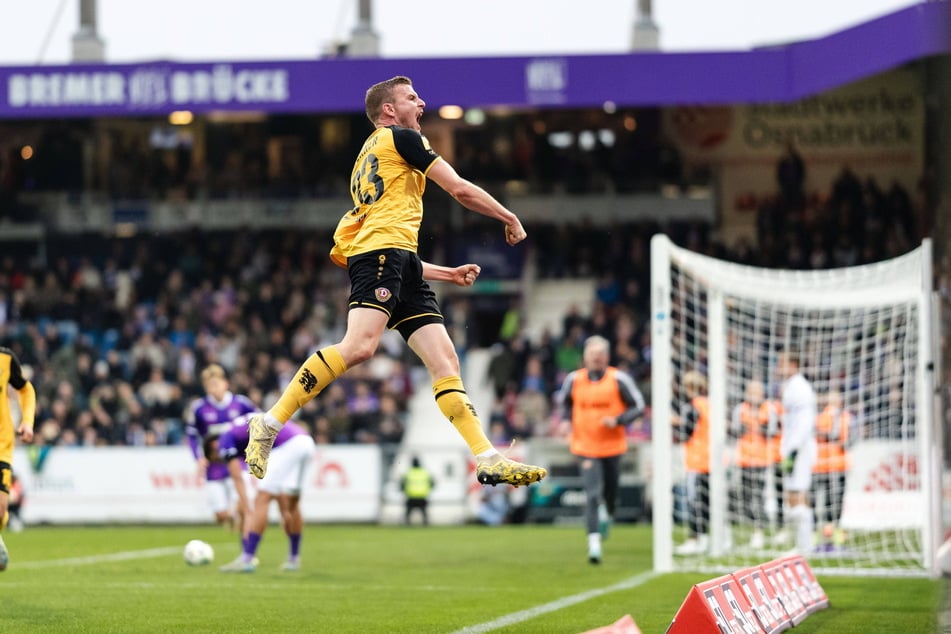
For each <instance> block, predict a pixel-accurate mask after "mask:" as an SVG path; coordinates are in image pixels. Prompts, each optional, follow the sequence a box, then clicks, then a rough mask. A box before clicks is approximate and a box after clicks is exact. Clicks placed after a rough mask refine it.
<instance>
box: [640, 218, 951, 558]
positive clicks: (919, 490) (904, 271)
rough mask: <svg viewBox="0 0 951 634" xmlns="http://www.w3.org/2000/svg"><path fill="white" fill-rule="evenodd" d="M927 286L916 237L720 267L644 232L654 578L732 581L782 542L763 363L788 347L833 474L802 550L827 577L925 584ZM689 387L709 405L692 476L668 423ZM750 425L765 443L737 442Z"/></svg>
mask: <svg viewBox="0 0 951 634" xmlns="http://www.w3.org/2000/svg"><path fill="white" fill-rule="evenodd" d="M931 285H932V281H931V243H930V241H929V240H925V241H923V243H922V244H921V246H919V247H918V248H916V249H914V250H913V251H911V252H909V253H907V254H905V255H902V256H899V257H896V258H893V259H890V260H886V261H883V262H878V263H874V264H868V265H862V266H855V267H847V268H839V269H828V270H815V271H791V270H778V269H765V268H757V267H752V266H745V265H739V264H735V263H731V262H726V261H723V260H718V259H715V258H712V257H708V256H704V255H701V254H698V253H695V252H691V251H689V250H687V249H684V248H681V247H678V246H676V245H674V244H673V243H672V242H671V241H670V240H669V239H668V238H667V237H666V236H664V235H656V236H654V237H653V239H652V240H651V365H652V374H651V396H652V398H651V401H652V402H651V426H652V435H653V441H652V442H653V449H652V462H653V468H652V476H653V483H652V489H651V497H652V516H653V528H654V537H653V540H654V569H655V570H656V571H658V572H668V571H688V570H689V571H697V572H722V571H726V572H729V571H732V570H736V569H738V568H741V567H745V566H750V565H756V564H758V563H761V562H763V561H768V560H769V559H771V558H772V557H774V556H777V555H779V554H783V553H785V552H788V551H789V549H790V548H792V547H793V546H795V542H794V541H788V533H789V531H787V530H785V524H786V523H788V522H789V516H790V513H789V509H784V507H783V503H782V500H783V492H782V491H781V490H780V488H781V483H782V481H783V480H782V477H781V472H780V470H779V466H778V464H777V463H778V459H777V457H776V456H777V455H778V435H779V434H781V433H782V416H781V406H778V405H777V404H778V403H779V395H780V390H781V385H782V379H781V378H780V377H779V376H778V374H777V371H776V367H775V366H776V358H777V355H778V353H779V352H780V351H782V350H787V351H792V352H794V353H795V354H796V355H797V356H798V357H799V359H800V364H801V368H802V372H803V374H804V375H805V377H806V378H807V379H808V380H809V382H810V383H811V385H812V387H813V389H814V390H815V392H816V395H817V400H818V411H819V412H821V415H820V416H819V417H817V429H819V430H820V432H822V434H825V435H820V436H819V438H821V440H822V443H825V444H824V445H822V444H821V445H820V446H822V447H823V449H821V450H820V451H824V452H826V453H824V454H822V455H824V456H827V458H826V459H824V461H823V465H833V466H828V467H827V466H823V467H822V468H821V470H822V471H823V473H818V471H819V468H818V467H817V470H816V471H815V472H814V474H813V490H812V491H811V494H810V505H812V507H813V512H814V513H813V514H814V520H815V527H816V532H815V546H814V547H811V548H810V552H805V553H802V554H803V555H805V556H806V557H807V558H808V559H809V561H810V565H811V566H812V567H813V568H814V569H815V570H816V571H817V572H820V573H824V574H856V575H912V576H933V575H935V574H937V564H936V561H935V552H936V550H937V547H938V544H939V543H940V541H941V538H942V534H941V509H940V482H941V477H940V476H941V467H942V456H941V446H942V443H941V428H940V426H939V424H938V422H937V420H936V418H935V415H934V411H935V407H934V394H935V389H936V385H935V374H934V359H935V356H936V353H935V342H936V341H937V335H936V333H935V332H934V331H933V323H934V322H936V321H937V320H935V319H934V315H933V311H932V306H933V303H932V302H933V299H932V290H931ZM685 377H690V378H688V379H687V381H684V379H685ZM697 377H702V382H701V383H697V380H698V379H697ZM685 383H690V385H689V386H685ZM753 384H755V385H753ZM698 385H702V387H700V388H698ZM688 388H689V389H688ZM698 389H702V391H703V392H704V394H703V395H705V396H706V403H707V406H708V417H707V420H708V421H709V424H708V427H707V429H708V432H709V435H708V437H707V438H706V446H707V447H708V448H709V451H708V455H709V463H708V464H706V465H705V467H704V468H702V469H700V468H697V461H696V459H694V460H693V462H692V463H691V469H690V470H689V471H688V469H687V468H686V466H685V449H684V444H685V443H684V441H685V440H686V439H687V436H686V435H685V433H684V432H683V431H682V428H681V427H678V426H676V425H675V424H674V423H675V422H676V421H680V420H686V418H685V417H687V416H689V414H684V415H681V414H682V413H683V412H688V410H689V408H687V409H685V407H687V406H688V405H689V403H691V402H692V399H694V397H695V396H697V394H698V392H697V390H698ZM756 394H759V395H760V397H761V398H758V397H757V396H755V395H756ZM744 403H749V404H747V405H744ZM774 410H775V415H774ZM751 412H753V413H752V414H751ZM824 416H825V417H826V418H825V419H824V420H825V421H826V424H825V426H823V422H822V421H823V417H824ZM750 420H755V421H758V422H756V423H749V422H745V421H750ZM754 427H755V433H756V434H760V436H757V437H756V438H761V439H762V445H755V443H754V444H753V445H751V444H750V443H751V442H752V441H751V440H749V439H750V438H753V436H751V435H750V434H752V433H753V432H752V430H753V429H754ZM695 428H696V429H700V428H701V427H700V426H696V427H695ZM687 429H688V430H690V429H693V427H691V426H688V427H687ZM830 430H833V431H830ZM840 430H841V433H840ZM774 442H775V443H776V444H775V446H774V445H773V443H774ZM744 443H745V444H744ZM751 446H754V450H751V449H750V447H751ZM760 448H762V449H761V451H762V455H761V456H760V455H759V454H756V451H760ZM691 452H693V453H694V455H703V452H701V453H700V454H696V450H695V449H691ZM751 454H756V456H754V457H755V459H750V455H751ZM774 454H776V455H774ZM828 456H831V457H828ZM759 457H762V458H764V459H765V460H764V461H763V462H760V461H759ZM698 474H700V475H701V476H702V479H700V478H698V477H697V475H698ZM701 482H702V483H703V484H702V485H700V486H699V487H698V483H701ZM698 491H699V492H702V493H698ZM794 515H796V516H797V517H798V516H799V515H800V514H799V512H798V511H796V512H794ZM792 532H793V533H795V531H792ZM806 534H809V533H808V531H806Z"/></svg>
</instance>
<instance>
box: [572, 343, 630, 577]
mask: <svg viewBox="0 0 951 634" xmlns="http://www.w3.org/2000/svg"><path fill="white" fill-rule="evenodd" d="M610 357H611V344H610V343H608V340H607V339H605V338H604V337H600V336H593V337H589V338H588V339H587V340H585V344H584V353H583V357H582V363H583V366H584V367H582V368H581V369H579V370H575V371H574V372H571V373H570V374H568V376H566V377H565V381H564V383H563V384H562V386H561V389H560V390H559V391H558V394H557V397H556V398H557V401H558V404H559V406H560V409H561V411H562V412H563V415H566V414H569V413H570V416H571V435H570V438H571V441H570V449H571V453H572V454H573V455H575V456H577V457H578V459H579V460H580V467H581V478H582V481H583V483H584V492H585V513H584V518H585V529H586V530H587V533H588V561H590V562H591V563H593V564H598V563H601V539H602V537H606V536H607V531H608V527H609V526H610V522H611V519H612V518H613V517H614V509H615V505H616V504H617V494H618V484H619V482H620V475H621V473H620V465H621V456H623V455H624V453H625V452H626V451H627V434H626V429H625V428H626V426H627V425H629V424H630V423H632V422H634V421H635V420H636V419H637V418H638V417H639V416H640V415H641V414H642V413H643V412H644V397H643V395H642V394H641V392H640V390H638V389H637V385H636V384H635V383H634V379H632V378H631V376H630V375H629V374H627V373H626V372H624V371H622V370H619V369H617V368H615V367H614V366H611V365H609V361H610Z"/></svg>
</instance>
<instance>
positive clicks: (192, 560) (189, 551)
mask: <svg viewBox="0 0 951 634" xmlns="http://www.w3.org/2000/svg"><path fill="white" fill-rule="evenodd" d="M184 556H185V563H187V564H188V565H189V566H204V565H205V564H210V563H211V561H212V560H213V559H214V558H215V549H214V548H212V547H211V544H209V543H208V542H203V541H201V540H200V539H193V540H191V541H190V542H188V543H187V544H185V553H184Z"/></svg>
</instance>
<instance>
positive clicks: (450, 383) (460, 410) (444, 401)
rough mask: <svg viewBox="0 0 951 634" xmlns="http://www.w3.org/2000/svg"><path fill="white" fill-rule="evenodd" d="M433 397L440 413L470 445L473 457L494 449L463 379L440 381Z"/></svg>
mask: <svg viewBox="0 0 951 634" xmlns="http://www.w3.org/2000/svg"><path fill="white" fill-rule="evenodd" d="M433 396H435V398H436V405H438V406H439V411H441V412H442V413H443V416H445V417H446V418H448V419H449V422H450V423H452V424H453V425H455V427H456V429H457V430H458V431H459V434H460V435H461V436H462V437H463V439H464V440H465V441H466V444H467V445H469V449H470V450H471V451H472V455H474V456H478V455H479V454H481V453H485V452H486V451H489V450H490V449H492V443H490V442H489V439H488V438H486V436H485V432H484V431H482V422H481V421H480V420H479V415H478V414H476V411H475V408H474V407H473V406H472V403H471V402H470V401H469V396H468V395H467V394H466V389H465V387H463V385H462V379H460V378H459V377H458V376H447V377H443V378H441V379H438V380H437V381H435V382H434V383H433Z"/></svg>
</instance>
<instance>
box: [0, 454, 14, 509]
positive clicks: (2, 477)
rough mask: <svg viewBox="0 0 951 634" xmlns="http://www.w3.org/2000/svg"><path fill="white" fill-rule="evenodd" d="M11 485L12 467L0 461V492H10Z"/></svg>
mask: <svg viewBox="0 0 951 634" xmlns="http://www.w3.org/2000/svg"><path fill="white" fill-rule="evenodd" d="M12 484H13V467H11V466H10V463H9V462H2V461H0V491H2V492H3V493H9V492H10V486H11V485H12ZM0 521H3V518H2V517H0Z"/></svg>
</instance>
